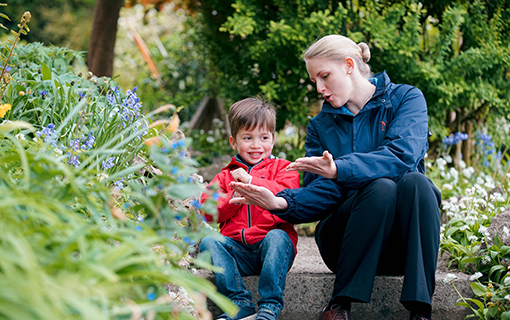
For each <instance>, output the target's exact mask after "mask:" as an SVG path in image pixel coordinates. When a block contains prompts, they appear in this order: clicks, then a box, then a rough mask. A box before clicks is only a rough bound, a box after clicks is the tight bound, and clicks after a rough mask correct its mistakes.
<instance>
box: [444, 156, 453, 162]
mask: <svg viewBox="0 0 510 320" xmlns="http://www.w3.org/2000/svg"><path fill="white" fill-rule="evenodd" d="M444 159H445V160H446V162H447V163H452V162H453V159H452V156H450V155H447V156H446V157H445V158H444Z"/></svg>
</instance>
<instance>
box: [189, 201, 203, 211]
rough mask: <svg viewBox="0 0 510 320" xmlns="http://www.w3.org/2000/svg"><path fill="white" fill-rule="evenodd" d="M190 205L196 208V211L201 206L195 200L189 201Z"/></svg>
mask: <svg viewBox="0 0 510 320" xmlns="http://www.w3.org/2000/svg"><path fill="white" fill-rule="evenodd" d="M191 205H192V206H194V207H196V208H197V209H200V208H202V204H201V203H200V202H199V201H198V200H196V199H193V201H191Z"/></svg>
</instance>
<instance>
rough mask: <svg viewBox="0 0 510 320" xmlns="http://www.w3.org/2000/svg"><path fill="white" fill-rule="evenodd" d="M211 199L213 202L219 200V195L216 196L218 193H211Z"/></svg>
mask: <svg viewBox="0 0 510 320" xmlns="http://www.w3.org/2000/svg"><path fill="white" fill-rule="evenodd" d="M212 198H213V200H214V201H218V199H219V198H220V195H219V194H218V192H215V193H213V196H212Z"/></svg>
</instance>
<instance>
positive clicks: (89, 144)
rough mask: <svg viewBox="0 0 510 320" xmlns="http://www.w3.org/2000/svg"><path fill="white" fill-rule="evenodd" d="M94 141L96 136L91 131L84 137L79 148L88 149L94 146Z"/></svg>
mask: <svg viewBox="0 0 510 320" xmlns="http://www.w3.org/2000/svg"><path fill="white" fill-rule="evenodd" d="M95 142H96V138H95V137H94V136H93V135H92V133H89V135H88V136H87V139H85V142H84V143H83V144H82V146H81V149H82V150H90V149H92V148H93V147H94V143H95Z"/></svg>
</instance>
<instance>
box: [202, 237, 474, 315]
mask: <svg viewBox="0 0 510 320" xmlns="http://www.w3.org/2000/svg"><path fill="white" fill-rule="evenodd" d="M443 260H444V259H442V260H440V263H439V266H438V270H437V274H436V290H435V293H434V297H433V302H432V303H433V310H432V318H433V319H434V320H462V319H464V318H465V316H466V315H468V314H469V310H468V309H467V308H464V307H459V306H456V305H455V304H456V301H457V300H458V299H459V294H458V293H457V292H456V291H455V289H454V287H453V286H452V284H451V283H444V281H443V280H444V278H445V276H446V274H447V273H454V272H451V271H448V270H446V266H445V262H444V261H443ZM199 274H200V275H201V276H202V277H205V278H207V279H209V280H210V281H212V282H213V283H214V276H213V274H212V273H211V272H210V271H208V270H199ZM454 274H455V275H456V276H457V278H456V279H455V280H454V281H453V282H454V284H455V286H456V287H457V290H459V292H460V293H461V294H462V295H463V296H464V297H473V293H472V291H471V288H470V286H469V276H468V275H465V274H462V273H454ZM243 281H244V283H245V284H246V286H247V287H248V289H249V290H251V292H252V293H253V297H254V301H257V299H258V298H259V297H260V296H259V295H258V292H257V283H258V276H249V277H244V278H243ZM333 281H334V275H333V273H331V271H329V269H328V268H327V267H326V265H325V264H324V262H323V261H322V259H321V257H320V254H319V251H318V249H317V246H316V244H315V241H314V239H313V238H311V237H300V238H299V241H298V255H297V256H296V260H295V261H294V264H293V266H292V268H291V270H290V271H289V274H288V276H287V282H286V286H285V291H284V294H283V297H284V301H285V307H284V308H283V310H282V311H281V313H280V316H279V317H278V319H279V320H296V319H299V320H314V319H318V318H319V314H320V312H321V310H322V308H323V307H324V306H325V305H326V304H327V303H328V301H329V298H330V297H331V292H332V290H333ZM402 282H403V277H399V276H377V277H376V279H375V282H374V289H373V292H372V300H371V302H370V303H353V305H352V317H353V319H354V320H372V319H389V320H408V319H409V313H408V312H407V310H405V309H404V308H403V307H402V305H401V304H400V303H399V298H400V290H401V288H402ZM208 307H209V310H210V311H211V312H212V314H213V316H214V317H217V316H218V315H219V314H221V313H222V312H221V310H219V308H218V307H217V306H216V305H214V304H213V303H212V302H211V301H209V302H208Z"/></svg>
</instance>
